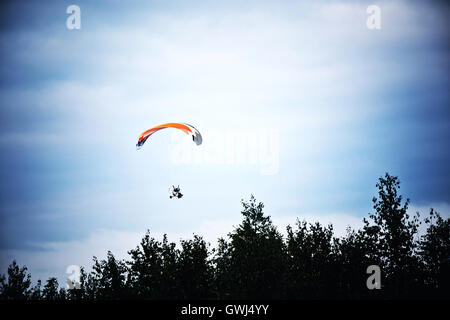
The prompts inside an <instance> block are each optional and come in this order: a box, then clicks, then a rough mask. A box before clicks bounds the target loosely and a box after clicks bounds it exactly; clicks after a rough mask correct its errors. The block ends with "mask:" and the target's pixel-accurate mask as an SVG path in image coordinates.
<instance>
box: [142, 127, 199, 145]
mask: <svg viewBox="0 0 450 320" xmlns="http://www.w3.org/2000/svg"><path fill="white" fill-rule="evenodd" d="M166 128H175V129H178V130H181V131H183V132H184V133H186V134H187V135H189V136H191V137H192V141H194V142H195V143H196V144H197V145H201V144H202V135H201V134H200V132H199V131H198V130H197V129H195V128H194V127H193V126H191V125H190V124H187V123H165V124H161V125H159V126H156V127H153V128H151V129H148V130H146V131H144V132H142V133H141V135H140V136H139V139H138V142H137V143H136V149H140V148H141V147H142V146H143V145H144V143H145V141H147V139H148V137H150V136H151V135H152V134H154V133H155V132H156V131H159V130H162V129H166Z"/></svg>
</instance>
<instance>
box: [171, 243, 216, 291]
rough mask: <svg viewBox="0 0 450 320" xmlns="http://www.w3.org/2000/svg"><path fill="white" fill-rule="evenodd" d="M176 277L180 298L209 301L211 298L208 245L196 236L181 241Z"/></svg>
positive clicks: (211, 277) (211, 278)
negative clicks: (180, 293) (180, 292)
mask: <svg viewBox="0 0 450 320" xmlns="http://www.w3.org/2000/svg"><path fill="white" fill-rule="evenodd" d="M181 248H182V249H181V252H180V255H179V259H178V263H177V265H178V268H177V276H178V278H179V284H180V289H181V291H182V298H184V299H209V298H212V297H213V291H212V289H211V288H212V280H213V276H212V274H213V272H212V265H211V261H209V259H208V256H209V251H208V245H207V244H206V242H205V241H204V240H203V239H202V237H199V236H197V235H195V236H194V239H193V240H182V241H181Z"/></svg>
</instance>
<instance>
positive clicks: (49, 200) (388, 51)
mask: <svg viewBox="0 0 450 320" xmlns="http://www.w3.org/2000/svg"><path fill="white" fill-rule="evenodd" d="M71 4H76V5H78V6H79V7H80V9H81V29H80V30H68V29H67V28H66V19H67V17H68V16H69V15H68V14H66V8H67V7H68V6H69V5H71ZM371 4H373V3H372V2H371V1H367V2H366V1H358V2H356V1H314V2H311V1H308V2H307V1H304V2H301V1H246V2H245V3H244V4H243V3H242V1H217V2H211V1H170V2H168V1H130V2H127V3H126V5H125V4H124V2H121V1H101V2H99V1H96V2H92V1H76V2H73V1H40V2H39V3H37V2H27V1H14V2H10V3H9V4H2V10H1V15H2V17H1V24H0V28H1V29H0V30H1V31H0V37H1V42H0V43H1V47H0V53H1V69H0V201H1V202H0V232H1V235H0V270H1V271H0V272H4V271H6V267H7V265H8V264H9V263H10V262H11V261H12V259H13V258H15V259H17V260H18V262H19V264H26V265H27V266H28V267H29V268H30V270H31V271H32V274H33V279H34V280H36V279H37V278H41V279H46V278H48V277H49V276H51V275H57V276H58V277H59V279H60V282H62V281H64V279H63V277H64V273H65V269H66V267H67V266H69V265H84V266H89V265H90V261H91V258H92V256H93V255H96V256H99V257H103V256H104V255H105V254H106V251H107V250H112V251H113V253H116V254H117V255H118V256H119V257H126V250H129V249H131V248H133V247H134V246H136V245H137V244H138V241H139V239H140V237H141V236H142V235H143V234H144V232H145V231H146V230H147V229H150V230H151V232H152V233H153V234H154V235H155V236H156V237H159V236H161V235H162V234H163V233H168V234H169V240H172V241H178V239H179V238H182V237H184V238H185V237H190V236H191V235H192V233H194V232H195V233H199V234H202V235H204V236H205V237H206V238H207V239H208V240H210V241H213V240H214V239H216V238H217V237H219V236H224V235H225V234H226V233H227V232H229V231H231V230H232V227H233V225H236V224H238V223H239V222H240V207H241V206H240V200H241V199H242V198H244V199H248V198H249V196H250V194H252V193H253V194H254V195H255V196H256V198H257V199H258V200H261V201H263V202H264V203H265V205H266V212H267V214H269V215H271V216H272V218H273V220H274V221H275V223H277V225H279V226H280V228H281V229H283V228H284V226H285V225H286V224H288V223H290V224H294V223H295V220H296V218H300V219H303V218H304V219H307V220H309V221H314V220H318V221H321V222H323V223H327V222H332V223H333V224H334V225H335V227H336V231H337V233H338V234H342V233H343V231H344V230H345V227H346V226H347V225H351V226H355V227H357V226H358V223H359V221H360V220H361V218H362V217H363V216H366V215H367V213H368V212H369V211H370V210H371V205H372V203H371V199H372V197H373V196H374V195H375V194H376V189H375V183H376V180H377V178H378V177H379V176H381V175H383V174H384V173H385V172H386V171H388V172H390V173H391V174H394V175H398V176H399V177H400V180H401V181H402V189H401V190H402V193H403V194H404V195H405V196H406V197H410V198H411V201H412V203H411V205H412V208H411V210H419V211H421V212H422V213H423V214H425V213H426V211H427V210H428V208H430V207H434V208H437V209H438V210H439V211H441V212H442V214H443V215H444V216H449V214H450V206H449V203H450V199H449V197H450V192H449V189H450V182H449V181H450V179H449V178H450V170H449V165H448V163H449V160H450V159H449V148H448V141H449V139H450V130H449V121H450V111H449V92H450V91H449V76H448V70H449V59H448V58H449V31H448V30H450V28H449V25H448V21H447V20H448V19H446V18H447V17H448V10H449V7H448V6H446V5H444V4H442V3H441V2H437V1H436V2H430V1H377V2H376V3H375V4H377V5H378V6H379V7H380V8H381V17H382V24H381V29H380V30H369V29H368V28H367V26H366V20H367V17H368V14H367V13H366V9H367V7H368V6H369V5H371ZM173 121H179V122H186V123H190V124H193V125H194V126H195V127H196V128H197V129H199V130H200V131H201V132H202V135H203V139H204V143H203V145H202V146H199V147H196V146H194V145H193V144H192V145H191V142H190V141H188V139H186V141H184V140H183V139H182V138H183V136H181V135H177V133H174V132H169V131H166V132H161V133H158V134H155V135H154V136H152V139H150V140H149V141H148V142H147V144H146V145H145V146H144V148H143V149H141V150H139V151H136V150H135V143H136V141H137V137H138V135H139V134H140V133H141V132H142V131H144V130H146V129H148V128H150V127H152V126H154V125H157V124H160V123H165V122H173ZM230 136H233V137H234V138H232V140H227V139H228V138H229V137H230ZM253 138H255V139H256V140H252V139H253ZM233 139H234V140H233ZM271 139H273V143H272V142H270V141H272V140H271ZM259 140H262V141H263V144H264V143H266V146H268V147H269V149H270V150H271V151H270V154H271V155H272V156H273V159H276V163H277V165H276V170H275V171H274V172H272V173H271V174H261V163H259V162H258V161H259V160H261V159H260V156H256V158H258V159H256V160H255V161H256V162H252V161H251V159H250V158H251V155H252V154H253V155H254V154H255V153H258V152H260V150H259V149H258V148H259V147H257V145H259V144H255V143H253V142H254V141H259ZM227 141H228V142H230V141H231V143H232V144H233V145H232V147H233V146H234V147H235V148H238V147H237V144H238V143H240V142H242V143H243V145H244V149H245V150H244V151H242V150H241V151H242V152H244V154H243V159H244V161H243V162H242V163H240V162H239V161H237V160H236V159H234V160H233V159H232V160H231V161H230V162H229V163H226V161H225V163H224V162H221V161H219V160H217V159H218V158H217V157H218V156H217V154H219V153H220V152H225V153H227V152H228V151H229V150H230V149H229V148H228V149H227V147H225V144H226V143H228V142H227ZM238 141H240V142H238ZM174 150H178V151H180V150H187V152H188V153H189V154H190V155H193V157H201V159H200V160H199V161H194V160H192V161H190V162H189V161H188V162H181V163H180V161H178V159H177V156H178V155H180V153H177V151H175V152H174ZM233 150H234V149H233ZM236 150H237V149H236ZM236 150H235V151H236ZM250 150H251V151H250ZM241 151H236V153H239V152H241ZM197 160H198V158H197ZM172 183H174V184H180V185H181V187H182V191H183V193H184V194H185V196H184V197H183V199H181V200H180V201H170V200H169V199H168V194H167V189H168V188H169V186H170V185H171V184H172Z"/></svg>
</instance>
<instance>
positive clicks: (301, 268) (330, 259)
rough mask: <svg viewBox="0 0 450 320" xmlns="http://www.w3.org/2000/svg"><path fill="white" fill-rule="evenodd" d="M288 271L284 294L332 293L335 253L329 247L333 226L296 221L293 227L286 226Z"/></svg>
mask: <svg viewBox="0 0 450 320" xmlns="http://www.w3.org/2000/svg"><path fill="white" fill-rule="evenodd" d="M287 233H288V235H287V249H288V257H289V260H288V265H289V271H288V275H287V287H288V296H289V297H292V298H319V297H330V296H334V295H335V292H336V290H337V287H336V280H337V279H336V275H337V272H336V263H335V261H336V256H335V253H334V248H333V227H332V226H331V225H328V226H327V227H322V226H321V225H320V223H318V222H317V223H315V224H310V225H309V227H308V225H307V223H306V221H303V222H300V221H297V230H295V231H294V230H293V229H292V227H291V226H288V227H287Z"/></svg>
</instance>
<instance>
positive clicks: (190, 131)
mask: <svg viewBox="0 0 450 320" xmlns="http://www.w3.org/2000/svg"><path fill="white" fill-rule="evenodd" d="M166 128H174V129H178V130H181V131H183V132H184V133H186V134H187V135H189V136H190V137H192V141H194V142H195V144H196V145H198V146H199V145H201V144H202V135H201V134H200V132H199V131H198V130H197V129H195V128H194V127H193V126H192V125H190V124H187V123H165V124H161V125H159V126H156V127H153V128H151V129H148V130H146V131H144V132H142V133H141V134H140V136H139V138H138V142H137V143H136V149H137V150H139V149H140V148H142V146H143V145H144V143H145V142H146V141H147V139H148V138H149V137H150V136H151V135H152V134H154V133H155V132H157V131H159V130H162V129H166ZM169 193H170V195H169V198H170V199H172V198H175V199H180V198H181V197H183V194H182V193H181V192H180V186H179V185H178V187H175V186H174V185H172V187H171V188H170V190H169Z"/></svg>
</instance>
